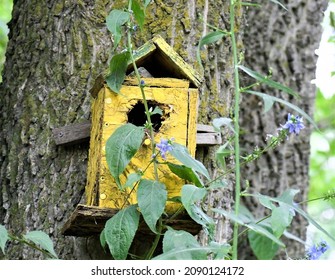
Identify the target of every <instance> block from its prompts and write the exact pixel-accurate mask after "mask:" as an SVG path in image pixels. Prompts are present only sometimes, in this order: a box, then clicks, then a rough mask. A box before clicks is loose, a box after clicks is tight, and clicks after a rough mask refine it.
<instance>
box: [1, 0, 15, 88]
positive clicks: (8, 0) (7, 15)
mask: <svg viewBox="0 0 335 280" xmlns="http://www.w3.org/2000/svg"><path fill="white" fill-rule="evenodd" d="M12 7H13V0H0V73H2V69H3V64H4V62H5V52H6V46H7V41H8V39H7V38H8V37H7V34H8V27H7V22H9V21H10V19H11V17H12V15H11V13H12ZM1 82H2V75H0V83H1Z"/></svg>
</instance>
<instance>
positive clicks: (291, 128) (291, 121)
mask: <svg viewBox="0 0 335 280" xmlns="http://www.w3.org/2000/svg"><path fill="white" fill-rule="evenodd" d="M302 122H303V120H302V117H299V116H294V115H292V114H290V113H289V114H288V117H287V122H286V123H285V124H284V125H281V128H279V129H285V130H287V131H288V132H289V133H290V134H292V133H295V134H299V132H300V130H302V129H304V128H305V126H304V124H303V123H302Z"/></svg>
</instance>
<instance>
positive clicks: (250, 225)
mask: <svg viewBox="0 0 335 280" xmlns="http://www.w3.org/2000/svg"><path fill="white" fill-rule="evenodd" d="M212 210H213V211H214V212H216V213H219V214H222V215H224V216H225V217H226V218H228V219H230V220H232V221H233V222H235V223H237V224H239V225H241V226H245V227H247V228H249V229H250V230H252V231H255V232H257V233H259V234H261V235H264V236H266V237H267V238H269V239H271V240H272V241H273V242H275V243H277V244H278V245H279V246H281V247H285V244H284V243H283V242H282V241H281V240H279V239H278V238H277V237H276V236H274V235H273V234H272V233H271V232H269V231H268V230H266V229H265V228H264V227H262V226H260V225H258V224H256V223H253V222H250V223H245V222H244V221H243V219H242V218H240V217H238V216H236V215H235V214H234V213H230V212H227V211H225V210H223V209H212Z"/></svg>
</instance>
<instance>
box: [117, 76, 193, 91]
mask: <svg viewBox="0 0 335 280" xmlns="http://www.w3.org/2000/svg"><path fill="white" fill-rule="evenodd" d="M142 80H143V81H144V82H145V86H146V87H163V88H189V85H190V81H189V80H182V79H176V78H159V79H157V78H142ZM123 85H127V86H138V80H137V79H136V78H131V77H128V78H126V79H125V80H124V82H123Z"/></svg>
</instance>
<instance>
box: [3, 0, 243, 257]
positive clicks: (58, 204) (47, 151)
mask: <svg viewBox="0 0 335 280" xmlns="http://www.w3.org/2000/svg"><path fill="white" fill-rule="evenodd" d="M226 2H227V1H222V2H220V1H219V2H217V1H208V0H205V1H201V2H196V1H195V0H191V1H183V0H179V1H161V0H155V1H153V2H152V4H151V5H150V6H149V8H148V10H147V23H146V26H145V30H144V32H143V33H141V34H140V33H138V34H136V36H135V38H134V41H135V43H136V46H140V45H142V44H143V43H144V42H146V41H147V40H149V39H151V38H152V37H153V35H155V34H160V35H161V36H162V37H164V38H165V39H166V40H167V42H168V43H169V44H170V45H171V46H172V47H173V48H174V49H175V50H176V51H177V52H178V53H179V54H180V55H181V56H182V57H183V58H184V59H185V60H186V61H187V62H188V63H190V64H191V65H193V66H194V67H198V66H197V64H196V49H197V43H198V41H199V39H200V38H201V37H202V36H203V35H205V34H206V33H207V32H208V27H207V26H206V23H210V24H213V25H215V26H219V27H221V28H223V29H225V28H227V27H228V23H227V19H228V18H229V16H228V11H229V9H228V4H227V3H226ZM126 5H127V3H126V1H106V0H97V1H55V0H50V1H40V0H32V1H24V0H18V1H15V3H14V10H13V19H12V21H11V23H10V41H9V44H8V51H7V55H6V57H7V61H6V65H5V70H4V81H3V84H2V85H1V86H0V115H1V118H0V127H1V132H0V145H1V152H0V194H1V195H0V223H1V224H4V225H5V226H6V228H7V229H8V230H9V231H10V232H12V233H13V234H17V235H19V234H23V233H26V232H27V231H31V230H42V231H44V232H46V233H47V234H48V235H49V236H50V237H51V238H52V240H53V242H54V245H55V250H56V252H57V254H58V255H59V257H60V258H61V259H101V258H110V257H109V255H106V254H104V253H103V251H102V249H101V248H100V245H99V237H98V236H92V237H90V238H77V237H64V236H62V235H61V234H60V230H61V228H62V226H63V224H64V223H65V222H66V220H67V219H68V218H69V216H70V215H71V213H72V211H73V210H74V208H75V206H76V205H77V204H78V203H79V202H81V203H85V201H84V200H83V199H84V196H83V194H84V188H85V184H86V166H87V160H88V158H87V157H88V145H76V146H72V147H60V146H56V145H55V143H54V140H53V138H52V129H53V128H57V127H60V126H63V125H69V124H73V123H79V122H81V121H83V120H88V119H89V118H90V102H91V100H90V94H89V89H90V88H91V87H92V86H93V84H94V80H95V78H96V77H97V76H98V75H99V73H101V72H104V71H105V70H106V69H107V68H108V62H109V59H110V53H111V46H112V42H111V34H110V33H109V32H108V31H107V29H106V26H105V19H106V16H107V15H108V13H109V12H110V11H111V9H113V8H118V9H122V8H123V7H126ZM200 19H202V20H200ZM237 22H239V20H237ZM202 55H203V60H204V67H205V82H204V84H203V87H202V89H201V94H200V99H201V101H200V105H199V123H204V124H208V123H210V121H211V120H212V119H213V118H214V117H218V116H228V114H229V110H230V106H231V102H232V98H233V95H232V85H233V83H232V73H233V71H232V58H231V53H230V43H229V40H225V41H223V42H221V43H218V44H215V45H213V46H210V47H209V48H208V49H207V50H205V51H204V52H203V54H202ZM198 69H199V68H198ZM213 155H214V150H213V149H210V148H206V149H202V150H200V149H199V151H198V157H199V158H200V159H204V162H205V164H206V165H207V167H208V168H209V169H210V170H211V172H212V173H216V170H215V168H214V167H215V162H214V161H213ZM225 192H226V194H225V195H224V192H223V191H216V192H215V193H213V195H212V196H211V197H210V198H209V203H210V204H212V205H214V206H222V207H224V208H226V209H228V210H229V209H230V207H231V203H232V199H231V198H230V195H229V194H230V191H229V190H228V191H225ZM216 235H217V237H216V239H217V240H218V241H222V240H226V239H227V238H228V237H229V235H230V231H229V224H227V223H226V222H225V221H224V220H223V219H219V221H218V228H217V231H216ZM200 239H201V240H202V241H203V242H205V237H200ZM6 257H8V258H10V259H38V258H43V257H42V256H41V254H40V253H38V252H36V251H34V250H32V249H30V248H28V247H26V246H23V245H18V244H14V243H11V244H10V245H9V246H8V248H7V256H6Z"/></svg>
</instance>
